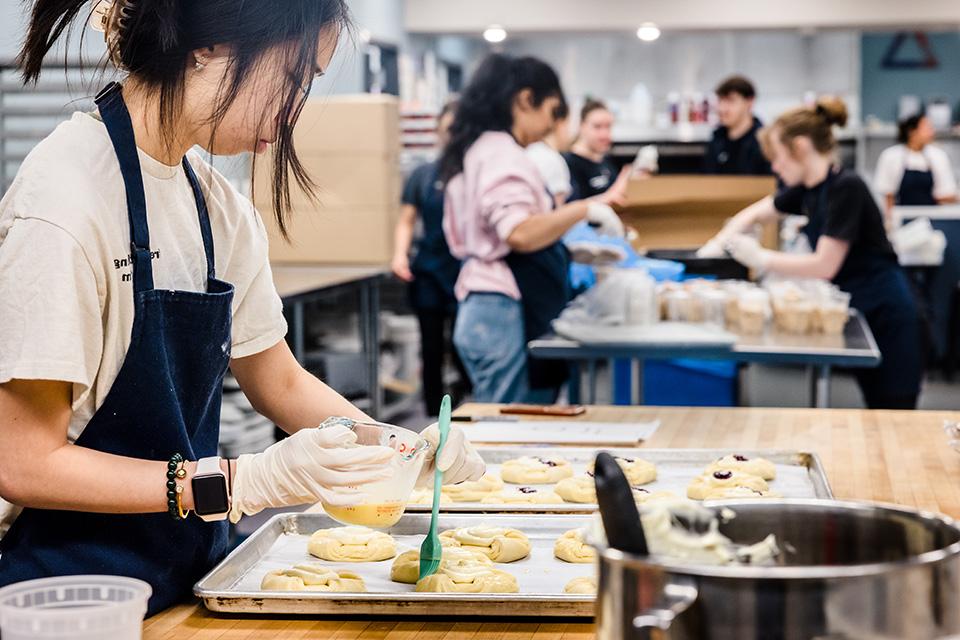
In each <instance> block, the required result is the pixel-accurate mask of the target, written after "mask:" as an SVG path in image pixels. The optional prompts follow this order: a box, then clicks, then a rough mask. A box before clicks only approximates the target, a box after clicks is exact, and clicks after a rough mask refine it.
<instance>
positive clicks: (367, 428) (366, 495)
mask: <svg viewBox="0 0 960 640" xmlns="http://www.w3.org/2000/svg"><path fill="white" fill-rule="evenodd" d="M333 424H340V425H343V426H345V427H347V428H349V429H351V430H352V431H353V432H354V433H355V434H357V442H356V444H355V445H354V446H383V447H390V448H391V449H393V450H395V451H396V455H395V456H394V457H393V458H391V459H390V462H389V464H390V466H391V467H392V468H393V473H392V474H391V475H390V477H388V478H387V479H386V480H381V481H380V482H375V483H372V484H368V485H364V486H363V488H362V490H361V491H362V493H361V497H362V501H361V502H358V503H357V504H351V505H331V504H326V503H321V504H322V505H323V510H324V511H326V512H327V515H329V516H330V517H331V518H333V519H334V520H337V521H338V522H342V523H344V524H353V525H359V526H363V527H372V528H374V529H386V528H388V527H392V526H393V525H395V524H396V523H397V522H398V521H399V520H400V516H402V515H403V511H404V509H405V508H406V506H407V501H408V500H409V499H410V494H411V493H413V487H414V485H415V484H416V483H417V478H418V477H419V475H420V471H421V469H423V462H424V459H425V457H426V454H427V449H428V448H429V447H430V444H429V443H428V442H427V441H426V440H424V439H423V438H422V437H420V434H418V433H416V432H415V431H410V430H409V429H404V428H402V427H395V426H393V425H389V424H384V423H382V422H360V421H357V420H351V419H349V418H330V419H328V420H326V421H325V422H324V423H323V424H322V425H321V426H329V425H333Z"/></svg>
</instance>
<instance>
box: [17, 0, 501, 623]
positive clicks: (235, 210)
mask: <svg viewBox="0 0 960 640" xmlns="http://www.w3.org/2000/svg"><path fill="white" fill-rule="evenodd" d="M54 4H55V5H56V7H53V6H48V5H54ZM65 4H67V3H53V2H44V1H39V2H37V3H36V6H35V12H34V17H33V22H32V23H31V27H30V32H29V33H28V36H27V39H26V44H25V49H24V52H23V54H22V55H21V60H22V61H23V69H24V75H25V78H26V79H27V80H28V81H29V80H31V79H35V78H36V77H37V76H38V75H39V73H40V69H41V62H42V59H43V56H44V55H45V54H46V52H47V50H48V49H49V44H50V38H51V36H50V33H51V29H52V28H53V25H55V24H56V19H55V18H57V16H61V17H62V15H63V12H66V15H68V16H69V15H72V14H70V13H69V11H70V10H71V8H70V7H67V6H65ZM79 4H82V3H78V5H79ZM336 4H337V3H333V2H318V3H317V5H318V6H317V7H316V8H317V9H318V11H317V12H315V14H314V18H315V20H314V21H312V22H311V21H310V20H305V21H304V23H303V24H302V25H301V29H302V30H304V31H307V32H312V33H313V35H312V41H313V42H316V43H317V46H315V47H312V48H311V49H309V50H308V53H307V58H309V67H308V68H309V69H310V70H312V69H313V68H314V67H317V66H319V67H320V68H323V67H325V66H326V65H327V64H328V63H329V59H330V56H331V55H332V45H333V44H335V41H336V34H337V33H338V32H339V27H340V26H343V24H344V23H343V21H342V19H345V15H346V14H345V12H344V10H345V8H344V7H343V6H342V5H340V6H339V8H340V10H341V11H340V13H337V12H336V11H333V10H332V9H335V8H336ZM146 5H147V3H138V5H137V6H139V7H145V6H146ZM319 5H324V6H322V7H321V6H319ZM249 6H250V5H248V4H246V3H237V7H236V15H235V16H232V17H230V19H227V17H225V16H224V15H223V7H222V6H220V5H218V8H216V10H214V9H213V8H211V7H209V6H207V3H192V4H190V5H189V7H188V9H187V10H186V11H185V13H183V14H180V13H177V14H176V15H173V16H171V15H167V16H163V17H164V18H166V19H168V20H173V21H174V22H176V21H182V24H179V27H180V29H179V32H180V33H181V34H189V33H191V29H190V28H188V25H189V26H190V27H196V28H199V29H200V30H201V31H202V32H203V34H204V40H205V41H206V42H207V43H215V44H210V46H209V47H208V46H203V47H200V48H195V47H193V46H186V45H184V46H185V48H184V49H183V58H182V62H186V61H189V66H188V67H187V68H186V72H185V73H186V75H187V76H188V77H189V80H188V82H185V84H184V86H183V87H181V89H182V90H183V92H184V95H183V99H184V103H185V104H188V105H190V106H191V107H193V108H194V109H195V111H192V112H191V113H192V114H193V115H194V117H196V118H197V120H196V121H189V120H188V116H187V115H184V114H181V117H182V118H183V119H181V120H179V121H178V122H177V123H176V124H177V125H178V127H176V130H177V131H191V128H190V125H193V126H198V123H204V124H209V122H210V116H209V115H207V114H206V113H205V112H204V111H203V109H201V105H203V104H204V100H203V99H202V97H201V95H200V93H198V92H197V89H196V87H198V86H201V87H203V86H208V85H206V83H205V82H204V79H209V81H210V83H211V84H212V86H222V82H223V77H224V76H223V75H220V76H219V77H217V76H216V75H214V74H215V73H216V72H217V70H219V71H221V74H222V73H223V72H225V70H226V69H227V68H230V67H231V64H230V62H231V61H232V54H231V53H230V50H231V49H230V48H228V47H223V46H221V45H220V43H221V42H230V43H231V45H235V46H237V47H241V46H245V45H250V47H251V49H250V50H251V51H257V50H258V49H257V48H258V47H260V48H261V50H262V47H264V46H265V45H264V44H263V37H264V31H263V30H260V31H257V32H256V34H255V37H253V36H245V35H244V34H242V33H240V34H238V33H236V32H234V33H233V34H232V35H231V34H220V35H213V36H211V35H210V33H215V32H211V31H209V30H207V31H203V29H204V28H209V27H211V25H214V26H215V25H220V24H222V23H223V22H228V23H230V24H235V23H236V22H237V21H239V22H241V23H242V22H244V21H249V20H253V21H254V23H255V24H257V25H258V26H259V27H263V20H265V19H267V18H269V17H271V16H272V17H273V19H274V22H275V23H280V24H284V25H289V24H290V22H289V21H288V20H287V19H286V13H285V12H284V10H282V9H279V8H277V7H273V9H272V11H273V13H271V10H270V7H266V6H265V5H263V4H261V5H258V6H255V7H251V8H250V9H249V10H245V9H243V7H249ZM271 6H272V5H271ZM124 9H125V11H122V10H124ZM150 9H151V10H153V9H154V7H152V6H151V7H150ZM319 9H323V11H320V10H319ZM137 10H138V9H137V8H136V7H133V6H130V7H127V6H126V5H124V4H120V5H110V6H100V5H98V7H97V11H99V12H101V14H102V15H103V16H106V18H105V19H106V21H107V25H106V32H107V38H108V44H109V46H110V47H111V49H112V51H111V53H112V58H113V59H115V60H119V61H121V62H122V67H123V68H125V69H126V70H128V71H129V76H128V78H127V80H126V81H125V83H124V85H123V86H121V85H119V84H116V83H112V84H110V85H109V86H107V87H106V88H105V89H104V90H103V91H102V92H100V94H98V96H97V98H96V104H97V108H98V114H86V113H77V114H75V115H74V116H73V118H71V119H70V120H69V121H67V122H65V123H63V124H61V125H60V126H59V127H58V128H57V130H56V131H54V133H52V134H51V135H50V136H48V138H46V139H45V140H44V141H42V142H41V143H40V144H39V145H38V146H37V147H36V148H35V149H34V150H33V151H32V152H31V154H30V155H29V157H28V158H27V159H26V160H25V161H24V163H23V165H22V167H21V169H20V171H19V173H18V175H17V178H16V180H15V183H14V185H13V186H11V188H10V189H9V190H8V192H7V193H6V194H5V196H4V198H3V200H2V201H0V300H3V301H4V302H3V303H2V304H0V326H2V327H4V329H3V331H2V332H0V470H2V471H0V498H2V499H0V536H2V537H0V586H3V585H7V584H12V583H15V582H19V581H23V580H29V579H33V578H41V577H49V576H59V575H76V574H108V575H121V576H130V577H135V578H139V579H141V580H144V581H147V582H149V583H150V585H151V586H152V588H153V595H152V596H151V598H150V602H149V605H148V613H149V614H153V613H156V612H158V611H160V610H162V609H164V608H166V607H169V606H170V605H172V604H174V603H176V602H178V601H179V600H182V599H184V598H185V597H188V596H189V594H190V592H191V587H192V585H193V584H194V583H195V582H196V580H198V579H199V578H200V577H201V576H202V575H203V574H205V573H206V572H207V571H209V570H210V569H211V568H213V566H214V565H215V564H216V563H217V562H218V561H220V560H221V559H222V558H223V557H224V555H225V554H226V552H227V524H226V519H227V518H228V517H229V518H230V520H232V521H233V522H236V521H238V520H239V519H240V518H241V517H242V516H243V515H252V514H255V513H258V512H259V511H261V510H263V509H265V508H268V507H286V506H292V505H298V504H309V503H316V502H320V501H322V502H324V503H325V504H333V505H343V504H351V503H354V502H355V501H356V499H357V498H356V496H357V493H358V492H362V490H363V488H364V487H365V486H366V485H368V484H369V483H371V482H376V481H380V480H383V479H385V478H388V477H390V476H391V474H392V471H391V467H390V464H389V462H390V460H392V459H393V458H394V457H395V455H396V452H395V451H394V450H393V449H392V448H389V447H379V446H362V447H358V446H355V444H356V441H357V436H356V434H355V433H354V432H353V430H352V429H350V428H348V427H347V426H343V425H340V424H337V425H332V426H323V427H322V428H318V427H317V425H320V424H321V423H322V422H323V421H324V420H325V419H326V418H328V417H330V416H346V417H348V418H353V419H356V420H369V417H368V416H366V415H365V414H363V412H361V411H360V410H359V409H357V408H356V407H354V406H353V405H351V404H350V403H349V402H348V401H346V400H345V399H344V398H342V397H341V396H339V395H338V394H337V393H336V392H334V391H332V390H331V389H329V388H328V387H327V386H326V385H324V384H323V383H322V382H321V381H320V380H318V379H317V378H315V377H313V376H311V375H310V374H309V373H308V372H306V371H305V370H304V369H303V368H302V367H301V366H300V365H299V364H298V363H297V362H296V360H294V359H293V356H292V354H291V353H290V350H289V348H288V347H287V346H286V343H285V342H284V340H283V337H284V334H285V332H286V324H285V323H284V322H283V316H282V303H281V301H280V299H279V297H278V296H277V293H276V290H275V288H274V287H273V283H272V276H271V275H270V268H269V263H268V262H267V258H266V256H267V245H266V236H265V233H264V232H263V230H262V223H261V222H260V220H259V218H258V217H257V214H256V212H255V211H254V210H253V208H252V205H251V204H250V202H249V200H247V199H246V198H244V197H243V196H242V195H240V194H239V193H237V192H236V191H235V190H233V188H232V187H231V186H230V184H229V182H228V181H227V180H226V179H225V178H224V177H223V176H221V175H220V174H219V173H217V172H215V171H214V170H213V169H212V167H210V166H209V165H207V164H206V163H204V162H203V161H202V159H201V158H200V156H199V154H197V153H195V152H192V151H190V152H189V153H188V150H189V149H190V147H192V146H193V144H201V145H205V146H209V148H212V147H215V146H216V147H217V148H218V149H225V148H226V149H229V148H234V147H237V148H239V147H243V150H247V151H256V150H260V151H262V150H263V148H264V147H265V145H263V144H261V143H262V142H263V139H260V140H259V141H258V138H257V137H255V136H251V135H249V134H250V133H252V132H246V133H244V132H242V131H239V130H234V132H233V134H232V135H233V136H234V138H231V137H230V134H227V135H226V136H222V137H219V138H217V139H216V141H215V142H214V140H213V139H212V138H206V137H205V136H204V134H203V133H200V132H201V131H202V128H201V127H199V126H198V128H197V129H196V132H197V133H196V135H197V137H196V138H195V139H190V140H180V141H175V143H176V144H177V145H179V146H177V147H176V148H174V147H173V146H169V145H165V144H157V142H158V140H157V138H156V136H157V133H156V132H157V130H158V128H157V127H150V126H147V125H146V124H145V114H149V113H150V109H149V108H147V105H149V104H151V103H150V101H149V100H148V99H147V98H145V96H147V95H149V91H147V90H146V87H148V86H149V84H150V83H149V82H145V79H146V78H149V76H150V72H151V69H152V70H154V71H155V70H156V67H155V66H153V67H151V66H150V65H149V64H146V65H145V63H144V62H143V61H142V60H140V59H139V58H138V56H146V57H147V58H149V62H150V64H154V65H155V64H157V59H156V58H157V56H162V54H163V52H165V51H166V49H163V50H162V51H158V50H153V51H151V50H150V49H149V46H148V45H150V44H151V43H156V42H157V34H156V33H155V32H154V31H153V29H155V28H156V26H155V25H153V23H152V21H151V20H146V21H141V20H139V18H142V17H145V16H139V15H137V14H136V11H137ZM247 11H249V13H248V12H247ZM58 12H60V13H58ZM114 12H119V13H114ZM264 12H266V13H264ZM277 12H280V13H277ZM117 16H122V17H123V18H124V20H123V21H122V24H121V23H118V22H116V21H115V18H117ZM337 16H340V17H337ZM150 17H153V18H156V17H157V16H155V15H154V16H150ZM234 18H235V19H236V20H234ZM280 18H282V20H281V19H280ZM67 19H69V17H67ZM51 20H52V22H51ZM329 27H337V28H336V29H332V30H331V29H329ZM137 28H139V29H141V30H145V31H143V32H137ZM251 37H252V39H253V42H248V39H250V38H251ZM206 38H211V40H206ZM221 38H222V39H221ZM304 38H306V39H307V42H308V43H309V42H310V41H311V40H310V38H311V36H309V35H308V34H304ZM54 39H55V37H54ZM321 40H326V42H325V44H324V45H323V46H321V45H320V41H321ZM280 41H281V42H286V37H285V36H284V37H283V38H281V39H280ZM274 42H275V43H276V42H277V41H274ZM258 43H259V44H258ZM167 46H169V43H167ZM278 46H279V45H278ZM298 46H299V45H298ZM144 47H146V49H145V48H144ZM318 52H319V53H318ZM308 73H309V71H305V73H304V75H307V74H308ZM281 77H283V76H281ZM299 77H300V76H299V75H298V74H297V73H294V74H292V75H291V79H290V80H289V81H287V82H288V85H289V90H290V94H289V95H291V96H297V95H299V96H301V99H302V92H303V87H302V82H301V81H300V80H299ZM237 80H238V82H239V83H240V84H241V85H242V84H243V83H244V78H243V76H240V77H238V78H237ZM294 80H296V82H294ZM260 97H262V96H260ZM246 99H250V97H249V96H247V98H246ZM219 104H220V106H224V104H223V103H219ZM231 104H235V103H227V104H226V106H225V110H226V111H229V110H230V107H231ZM264 104H267V105H268V104H269V101H267V102H266V103H264ZM208 106H211V107H212V106H215V105H209V104H208ZM288 106H290V107H291V109H292V111H290V112H289V113H286V114H284V113H281V115H283V116H284V117H277V119H276V122H277V123H278V129H279V132H278V133H277V136H278V137H283V136H289V134H290V127H292V126H293V122H294V121H295V118H293V117H291V118H290V119H287V117H286V116H287V115H289V114H290V113H294V112H295V110H296V102H292V103H289V102H288ZM264 108H266V107H264ZM211 111H214V112H217V110H216V109H212V108H211ZM281 112H282V110H281ZM154 115H156V113H155V112H154ZM95 116H96V117H95ZM270 118H273V115H272V114H271V115H270ZM279 123H283V124H282V125H281V124H279ZM220 124H223V125H224V127H225V128H227V129H229V128H230V127H232V126H236V124H237V123H236V122H235V121H234V120H232V119H231V118H230V117H225V118H224V120H223V121H221V123H220ZM151 132H153V135H152V136H151ZM256 133H258V134H259V133H261V132H259V131H258V132H256ZM145 148H150V149H152V150H154V152H155V153H158V154H162V153H163V151H164V149H166V150H167V153H168V156H164V157H171V160H173V161H174V163H170V162H168V163H166V164H164V163H163V162H161V161H159V160H158V159H156V158H155V157H153V156H151V155H150V154H148V153H147V152H146V151H145V150H144V149H145ZM288 151H290V149H288ZM188 156H190V157H189V158H188ZM195 166H199V167H200V170H199V171H197V170H195V169H194V167H195ZM156 205H162V206H156ZM117 252H119V256H117ZM115 256H117V257H115ZM194 262H196V264H194ZM181 266H182V270H181ZM194 274H195V275H194ZM181 283H182V285H181ZM228 367H230V368H231V369H232V371H233V373H234V375H235V377H236V378H237V381H238V382H239V384H240V387H241V388H242V390H243V391H244V392H245V393H246V395H247V396H248V397H249V398H250V400H251V402H252V403H253V404H254V405H255V406H256V407H257V409H258V411H259V412H260V413H262V414H263V415H265V416H266V417H267V418H269V419H270V420H272V421H274V422H275V423H276V424H278V425H280V426H281V427H283V428H284V429H285V430H287V431H288V432H289V433H291V434H292V435H291V436H290V437H289V438H287V439H285V440H282V441H281V442H278V443H276V444H274V445H272V446H270V447H269V448H267V449H266V450H265V451H263V452H262V453H257V454H245V455H242V456H240V457H239V458H238V459H236V460H221V459H220V458H219V457H217V452H218V441H219V431H220V429H219V426H220V425H219V422H220V403H221V397H222V383H223V378H224V375H225V373H226V371H227V368H228ZM88 371H92V373H89V374H88ZM423 434H424V437H425V439H426V440H427V441H428V442H430V444H431V447H430V449H429V451H428V454H427V464H426V465H425V467H424V475H423V476H421V481H426V480H431V481H432V477H431V475H430V473H431V472H432V470H433V469H434V468H440V469H444V468H446V469H448V474H445V477H447V476H448V475H449V478H448V481H449V482H458V481H463V480H466V479H476V478H479V477H480V475H482V473H483V471H484V465H483V462H482V460H480V459H479V456H477V455H476V453H475V451H473V449H472V447H471V446H470V445H469V443H468V442H467V441H466V439H465V437H464V436H463V432H462V431H461V430H459V429H454V430H453V431H452V432H451V434H450V436H449V437H448V440H447V445H446V446H445V447H444V449H443V452H442V455H441V456H439V457H437V456H436V455H435V451H436V445H437V442H438V440H439V430H438V429H437V428H436V426H432V427H429V428H428V429H427V430H425V431H424V432H423Z"/></svg>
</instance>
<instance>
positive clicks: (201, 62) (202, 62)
mask: <svg viewBox="0 0 960 640" xmlns="http://www.w3.org/2000/svg"><path fill="white" fill-rule="evenodd" d="M196 60H197V61H196V63H195V64H194V65H193V66H194V68H195V69H196V70H197V71H198V72H199V71H203V70H204V69H205V68H206V67H207V59H206V58H201V57H197V59H196Z"/></svg>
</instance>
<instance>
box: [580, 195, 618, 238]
mask: <svg viewBox="0 0 960 640" xmlns="http://www.w3.org/2000/svg"><path fill="white" fill-rule="evenodd" d="M587 222H589V223H590V226H592V227H596V229H597V233H599V234H600V235H602V236H612V237H614V238H622V237H623V236H624V235H625V233H626V232H625V231H624V230H623V222H621V221H620V216H618V215H617V213H616V211H614V210H613V209H611V208H610V206H609V205H606V204H603V203H602V202H596V201H592V202H589V203H587Z"/></svg>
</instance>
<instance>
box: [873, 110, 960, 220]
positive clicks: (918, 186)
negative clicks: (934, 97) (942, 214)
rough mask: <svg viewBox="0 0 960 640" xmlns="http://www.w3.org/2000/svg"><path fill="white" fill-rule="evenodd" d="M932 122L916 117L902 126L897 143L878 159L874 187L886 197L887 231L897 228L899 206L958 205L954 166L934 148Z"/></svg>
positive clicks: (936, 147) (945, 155)
mask: <svg viewBox="0 0 960 640" xmlns="http://www.w3.org/2000/svg"><path fill="white" fill-rule="evenodd" d="M935 138H936V131H935V130H934V128H933V125H931V124H930V120H929V119H928V118H927V117H926V116H923V115H914V116H911V117H909V118H906V119H904V120H903V121H901V122H900V124H899V132H898V134H897V142H898V144H896V145H895V146H893V147H890V148H888V149H884V150H883V152H882V153H881V154H880V157H879V158H878V159H877V170H876V176H875V178H874V186H875V187H876V189H877V191H878V192H879V193H880V194H881V195H883V196H884V200H885V209H884V214H885V215H886V222H887V227H888V228H891V227H892V225H893V224H894V216H893V208H894V207H895V206H912V207H917V206H920V207H926V206H934V205H938V204H947V203H952V202H956V201H957V182H956V178H955V176H954V173H953V163H952V162H951V161H950V157H949V156H948V155H947V154H946V152H945V151H944V150H943V149H941V148H940V147H938V146H937V145H935V144H933V141H934V139H935Z"/></svg>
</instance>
